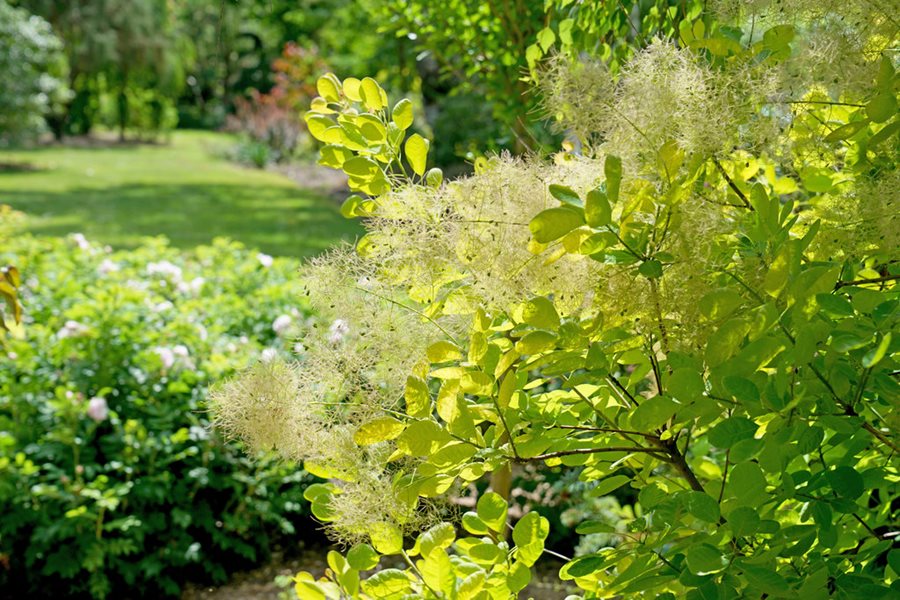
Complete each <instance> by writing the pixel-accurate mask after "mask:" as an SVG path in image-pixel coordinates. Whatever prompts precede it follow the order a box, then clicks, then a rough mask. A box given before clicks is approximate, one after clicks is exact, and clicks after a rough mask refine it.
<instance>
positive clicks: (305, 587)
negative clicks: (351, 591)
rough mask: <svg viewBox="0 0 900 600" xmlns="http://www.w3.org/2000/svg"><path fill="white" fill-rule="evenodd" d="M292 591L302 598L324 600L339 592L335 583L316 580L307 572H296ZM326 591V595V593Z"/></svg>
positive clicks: (333, 596)
mask: <svg viewBox="0 0 900 600" xmlns="http://www.w3.org/2000/svg"><path fill="white" fill-rule="evenodd" d="M294 592H295V593H296V594H297V597H298V598H303V599H304V600H326V599H327V598H335V597H338V595H339V594H340V593H341V592H340V588H338V586H337V584H336V583H332V582H330V581H328V582H317V581H316V580H315V579H314V578H313V576H312V575H310V574H309V573H305V572H304V573H298V574H297V577H295V578H294ZM326 592H327V593H328V595H326Z"/></svg>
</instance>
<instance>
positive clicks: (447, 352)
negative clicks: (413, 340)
mask: <svg viewBox="0 0 900 600" xmlns="http://www.w3.org/2000/svg"><path fill="white" fill-rule="evenodd" d="M425 354H426V355H427V356H428V360H429V361H430V362H432V363H443V362H449V361H453V360H459V359H460V358H462V350H460V349H459V347H458V346H457V345H456V344H454V343H452V342H448V341H443V340H442V341H439V342H435V343H433V344H432V345H430V346H428V349H427V350H425Z"/></svg>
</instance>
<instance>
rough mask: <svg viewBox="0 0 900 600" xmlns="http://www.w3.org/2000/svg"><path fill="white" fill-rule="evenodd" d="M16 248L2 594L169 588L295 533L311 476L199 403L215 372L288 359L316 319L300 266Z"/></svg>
mask: <svg viewBox="0 0 900 600" xmlns="http://www.w3.org/2000/svg"><path fill="white" fill-rule="evenodd" d="M4 251H5V252H9V256H4V257H3V258H4V259H6V258H10V259H12V260H14V261H15V263H16V264H17V265H18V266H19V268H20V270H21V271H20V272H21V273H22V281H21V284H22V286H21V289H20V293H21V300H22V303H23V305H24V315H25V317H24V320H25V321H26V322H25V335H24V337H22V338H21V339H19V338H13V337H10V338H8V339H7V340H6V345H5V347H4V348H3V349H2V352H3V355H2V356H0V363H2V365H0V512H2V514H3V518H2V519H0V589H2V590H3V594H2V595H4V597H5V596H7V595H9V597H21V598H43V597H59V596H60V595H66V596H71V597H82V596H87V595H92V596H93V597H96V598H103V597H114V598H122V597H146V598H149V597H153V598H157V597H169V596H175V595H177V594H178V592H179V590H180V587H181V584H182V583H184V581H185V580H186V579H193V580H197V581H208V582H223V581H224V580H225V579H226V578H227V575H228V573H230V572H233V571H235V570H238V569H242V568H247V567H249V566H251V565H253V564H255V563H256V562H258V561H261V560H264V559H265V558H266V557H267V555H268V551H269V547H270V545H271V544H273V543H275V541H277V540H278V539H280V538H282V537H283V536H284V535H286V534H295V533H296V531H295V528H296V525H297V524H298V523H301V522H303V519H304V515H306V514H308V509H309V507H308V504H307V503H306V501H305V500H304V499H303V497H302V490H303V487H304V485H305V484H307V483H309V481H310V478H309V477H308V476H307V475H306V474H305V473H304V472H303V471H302V469H300V467H299V466H297V465H290V464H284V463H281V462H275V461H273V460H271V459H270V458H266V457H257V458H256V459H251V458H250V457H247V456H245V455H244V454H243V453H242V451H241V450H240V449H238V448H237V447H236V446H235V445H233V444H227V443H225V442H223V441H222V439H221V438H220V437H219V436H218V435H217V434H216V433H215V432H213V431H211V430H210V428H209V421H208V414H207V409H206V406H205V404H204V400H205V398H206V389H207V386H208V385H209V383H210V382H211V381H214V380H217V379H220V378H223V377H227V376H229V375H230V374H232V373H233V372H234V371H235V370H237V369H241V368H244V367H246V366H247V365H249V364H252V363H254V362H257V361H259V360H261V359H262V358H266V359H269V360H271V359H272V357H273V356H275V355H288V354H289V353H290V351H291V342H290V341H289V340H290V339H291V337H292V336H293V335H294V334H295V333H296V332H298V331H301V330H302V329H303V328H305V327H308V326H309V325H308V323H307V320H308V312H307V309H306V303H305V302H303V301H301V300H298V299H299V297H300V291H301V288H300V286H299V285H298V284H297V283H296V282H295V280H294V272H295V270H296V267H297V265H296V262H294V261H291V260H287V259H273V258H272V257H270V256H267V255H262V254H260V255H257V253H256V252H251V251H249V250H247V249H245V248H243V247H242V246H240V245H237V244H231V243H227V242H217V243H215V244H214V245H212V246H208V247H201V248H198V249H196V250H193V251H190V252H183V251H178V250H175V249H173V248H169V247H167V246H166V245H165V243H163V242H162V241H152V242H148V243H146V244H145V245H143V246H141V247H139V248H137V249H135V250H128V251H120V252H110V251H108V250H107V249H104V248H103V247H102V246H100V245H97V244H94V243H91V242H90V241H89V240H86V239H84V237H83V236H80V235H76V236H73V237H71V238H69V239H40V240H38V239H33V238H29V237H27V236H25V237H22V236H20V237H19V238H17V239H15V240H13V241H11V242H10V243H9V244H8V245H7V246H6V247H5V248H4ZM276 324H277V327H275V325H276Z"/></svg>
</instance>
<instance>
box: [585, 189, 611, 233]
mask: <svg viewBox="0 0 900 600" xmlns="http://www.w3.org/2000/svg"><path fill="white" fill-rule="evenodd" d="M584 218H585V220H586V221H587V224H588V225H590V226H591V227H604V226H606V225H609V224H610V222H611V221H612V207H611V206H610V205H609V199H608V198H607V196H606V194H604V193H603V191H602V190H600V189H599V188H595V189H593V190H591V191H589V192H588V193H587V197H586V198H585V201H584Z"/></svg>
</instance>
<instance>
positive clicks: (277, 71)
mask: <svg viewBox="0 0 900 600" xmlns="http://www.w3.org/2000/svg"><path fill="white" fill-rule="evenodd" d="M317 52H318V51H317V49H316V48H315V47H313V48H303V47H301V46H298V45H297V44H295V43H293V42H289V43H287V44H286V45H285V47H284V49H283V51H282V53H281V56H280V57H279V58H277V59H276V60H275V61H274V62H273V63H272V71H273V73H274V79H275V85H274V87H273V88H272V89H271V91H269V93H267V94H263V93H261V92H259V91H257V90H253V92H252V93H251V95H250V97H249V98H246V99H245V98H238V99H237V100H236V101H235V114H234V115H231V116H230V117H229V119H228V124H227V126H228V128H229V129H230V130H232V131H237V132H240V133H242V134H244V135H245V136H246V138H247V139H246V140H245V141H244V142H242V143H241V144H240V145H239V146H238V148H237V151H236V153H237V156H236V158H237V159H238V160H239V161H241V162H245V163H249V164H252V165H254V166H257V167H264V166H266V165H267V164H268V163H270V162H283V161H286V160H289V159H290V158H291V157H292V156H293V155H294V153H295V151H296V150H297V147H298V145H299V144H300V142H301V136H302V134H303V132H304V130H305V127H304V123H303V120H302V119H301V118H300V115H301V113H302V111H303V110H304V108H305V107H306V105H307V104H309V101H310V100H311V99H312V98H313V97H314V96H315V95H316V85H315V79H316V74H317V73H321V72H322V70H324V68H325V65H324V62H323V61H322V59H321V58H319V56H318V53H317Z"/></svg>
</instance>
